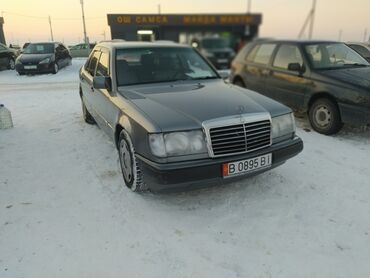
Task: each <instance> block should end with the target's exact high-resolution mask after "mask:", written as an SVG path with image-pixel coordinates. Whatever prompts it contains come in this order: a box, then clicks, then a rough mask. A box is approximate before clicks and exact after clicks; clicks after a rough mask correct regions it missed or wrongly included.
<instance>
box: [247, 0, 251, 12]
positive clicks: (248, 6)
mask: <svg viewBox="0 0 370 278" xmlns="http://www.w3.org/2000/svg"><path fill="white" fill-rule="evenodd" d="M251 9H252V0H248V3H247V13H248V14H250V13H251Z"/></svg>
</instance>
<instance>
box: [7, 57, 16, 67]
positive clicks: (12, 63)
mask: <svg viewBox="0 0 370 278" xmlns="http://www.w3.org/2000/svg"><path fill="white" fill-rule="evenodd" d="M7 68H8V69H9V70H15V60H14V59H13V58H9V61H8V67H7Z"/></svg>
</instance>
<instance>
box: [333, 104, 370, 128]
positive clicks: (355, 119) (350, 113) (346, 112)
mask: <svg viewBox="0 0 370 278" xmlns="http://www.w3.org/2000/svg"><path fill="white" fill-rule="evenodd" d="M339 109H340V112H341V117H342V122H344V123H348V124H353V125H366V124H370V108H369V107H363V106H360V105H352V104H344V103H339Z"/></svg>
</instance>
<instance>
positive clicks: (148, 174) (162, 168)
mask: <svg viewBox="0 0 370 278" xmlns="http://www.w3.org/2000/svg"><path fill="white" fill-rule="evenodd" d="M302 150H303V142H302V140H301V139H300V138H299V137H295V138H294V139H293V140H289V141H285V142H282V143H278V144H275V145H273V146H271V147H269V148H266V149H263V150H258V151H255V152H252V153H247V154H242V155H235V156H230V157H221V158H214V159H211V158H208V159H201V160H193V161H184V162H174V163H166V164H161V163H156V162H153V161H150V160H147V159H145V158H143V157H141V156H139V155H137V157H136V158H137V162H138V164H139V166H140V168H141V170H142V171H143V176H144V182H145V183H146V185H147V186H148V188H149V189H151V190H153V191H170V190H181V189H185V188H201V187H207V186H210V185H219V184H224V183H229V182H233V181H236V180H240V179H243V178H246V177H248V176H252V175H256V174H259V173H262V172H265V171H267V170H270V169H272V168H275V167H277V166H279V165H281V164H283V163H284V162H285V161H286V160H287V159H289V158H291V157H293V156H295V155H297V154H298V153H300V152H301V151H302ZM268 153H272V165H271V167H269V168H267V169H261V170H257V171H255V172H251V173H247V174H245V175H242V176H236V177H229V178H227V179H224V178H223V177H222V164H223V163H227V162H233V161H239V160H244V159H249V158H254V157H257V156H260V155H264V154H268Z"/></svg>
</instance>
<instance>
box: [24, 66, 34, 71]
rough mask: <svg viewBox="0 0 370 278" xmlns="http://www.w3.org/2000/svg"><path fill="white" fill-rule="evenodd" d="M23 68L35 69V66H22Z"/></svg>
mask: <svg viewBox="0 0 370 278" xmlns="http://www.w3.org/2000/svg"><path fill="white" fill-rule="evenodd" d="M24 69H26V70H30V69H37V66H24Z"/></svg>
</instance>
